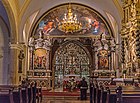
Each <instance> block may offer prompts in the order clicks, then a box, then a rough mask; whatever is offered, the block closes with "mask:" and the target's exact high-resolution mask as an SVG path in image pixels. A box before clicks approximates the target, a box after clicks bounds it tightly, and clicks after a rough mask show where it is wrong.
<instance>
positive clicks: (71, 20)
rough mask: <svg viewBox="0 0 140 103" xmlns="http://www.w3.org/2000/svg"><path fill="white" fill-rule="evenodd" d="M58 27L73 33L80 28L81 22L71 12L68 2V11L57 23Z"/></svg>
mask: <svg viewBox="0 0 140 103" xmlns="http://www.w3.org/2000/svg"><path fill="white" fill-rule="evenodd" d="M58 29H59V30H61V31H63V32H65V33H74V32H78V31H80V30H81V29H82V24H81V23H80V21H79V20H78V18H77V15H76V14H73V12H72V8H71V4H70V3H69V6H68V12H67V13H65V14H64V17H63V19H62V21H61V22H60V23H59V24H58Z"/></svg>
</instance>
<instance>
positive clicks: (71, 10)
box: [33, 3, 111, 36]
mask: <svg viewBox="0 0 140 103" xmlns="http://www.w3.org/2000/svg"><path fill="white" fill-rule="evenodd" d="M69 5H70V6H69ZM39 29H41V30H43V34H44V35H59V36H60V35H73V34H75V33H76V34H77V35H100V34H102V33H104V34H106V35H110V34H111V33H110V28H109V26H108V25H107V23H106V20H104V18H103V17H102V16H101V14H99V13H97V12H96V11H95V10H93V9H91V8H88V7H85V6H83V5H79V4H74V3H72V4H65V5H61V6H58V7H56V8H55V9H51V10H50V11H48V12H46V14H45V15H43V18H42V19H41V20H39V22H38V24H37V27H36V29H35V31H34V33H33V34H35V35H38V34H39V33H38V31H39Z"/></svg>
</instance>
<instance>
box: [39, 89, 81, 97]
mask: <svg viewBox="0 0 140 103" xmlns="http://www.w3.org/2000/svg"><path fill="white" fill-rule="evenodd" d="M42 94H43V95H45V96H79V95H80V92H49V91H45V90H43V91H42Z"/></svg>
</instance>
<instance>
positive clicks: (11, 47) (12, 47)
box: [10, 44, 24, 50]
mask: <svg viewBox="0 0 140 103" xmlns="http://www.w3.org/2000/svg"><path fill="white" fill-rule="evenodd" d="M10 49H17V50H24V45H23V44H10Z"/></svg>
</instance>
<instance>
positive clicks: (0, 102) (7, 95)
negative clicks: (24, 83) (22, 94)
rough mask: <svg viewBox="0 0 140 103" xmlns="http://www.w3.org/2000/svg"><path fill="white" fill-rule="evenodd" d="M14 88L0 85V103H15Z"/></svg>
mask: <svg viewBox="0 0 140 103" xmlns="http://www.w3.org/2000/svg"><path fill="white" fill-rule="evenodd" d="M12 90H13V87H11V86H8V85H0V103H14V101H13V92H12Z"/></svg>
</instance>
